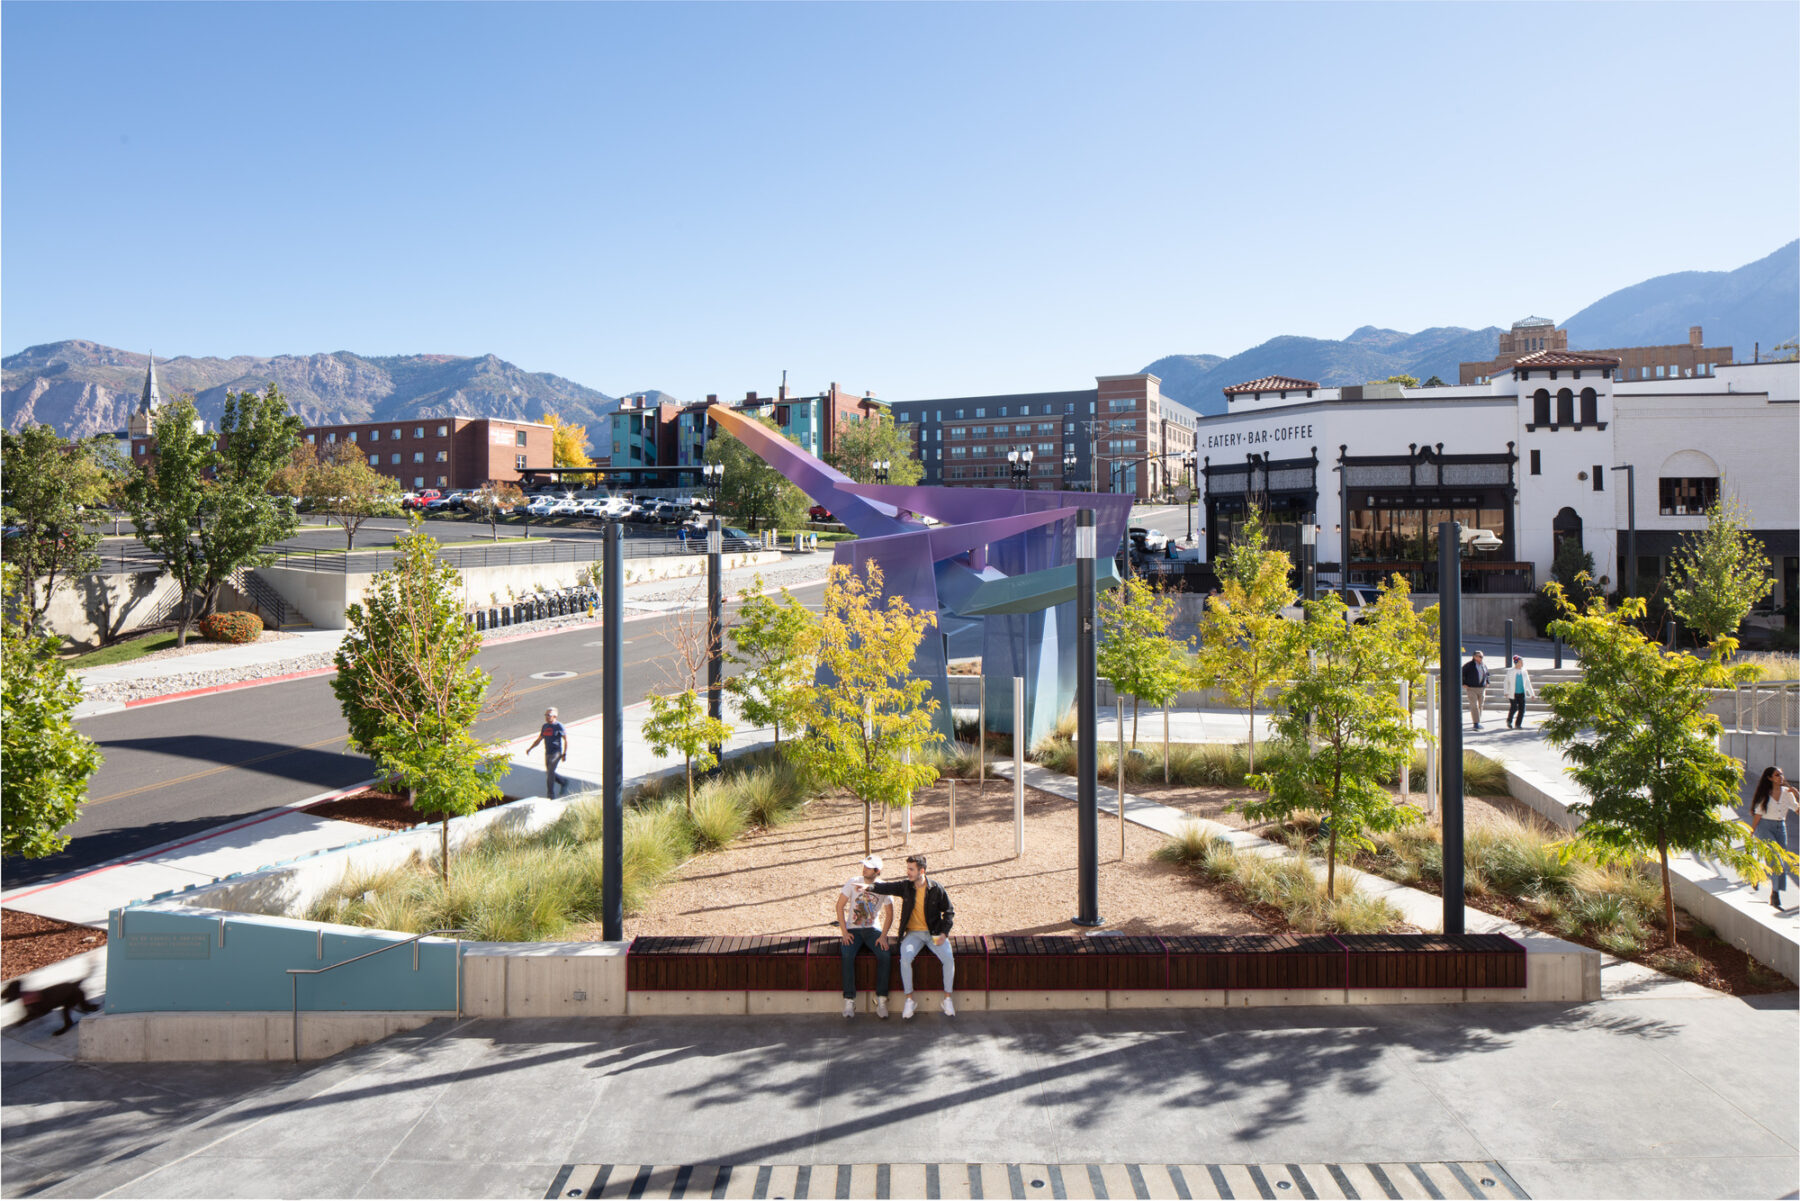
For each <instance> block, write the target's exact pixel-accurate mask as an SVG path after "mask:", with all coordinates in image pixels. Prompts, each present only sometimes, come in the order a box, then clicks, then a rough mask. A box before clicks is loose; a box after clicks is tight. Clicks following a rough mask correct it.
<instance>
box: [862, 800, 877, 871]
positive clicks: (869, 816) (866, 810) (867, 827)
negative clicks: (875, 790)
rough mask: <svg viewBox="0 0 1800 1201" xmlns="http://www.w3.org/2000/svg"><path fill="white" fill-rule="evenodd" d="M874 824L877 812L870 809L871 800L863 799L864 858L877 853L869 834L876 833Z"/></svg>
mask: <svg viewBox="0 0 1800 1201" xmlns="http://www.w3.org/2000/svg"><path fill="white" fill-rule="evenodd" d="M874 824H875V813H874V811H873V810H872V809H870V807H869V802H868V801H867V800H866V799H865V800H864V801H863V858H864V859H867V858H868V857H869V856H870V855H873V854H874V853H875V850H874V848H873V847H871V846H870V845H869V836H870V835H871V834H873V833H874V830H873V826H874Z"/></svg>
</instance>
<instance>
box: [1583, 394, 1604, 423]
mask: <svg viewBox="0 0 1800 1201" xmlns="http://www.w3.org/2000/svg"><path fill="white" fill-rule="evenodd" d="M1599 420H1600V398H1599V396H1598V395H1597V394H1596V393H1595V392H1594V390H1593V389H1592V388H1583V389H1582V390H1581V424H1583V425H1595V424H1597V423H1598V422H1599Z"/></svg>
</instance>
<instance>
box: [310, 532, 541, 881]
mask: <svg viewBox="0 0 1800 1201" xmlns="http://www.w3.org/2000/svg"><path fill="white" fill-rule="evenodd" d="M437 551H438V544H437V540H436V539H434V538H432V537H431V536H430V535H428V534H426V533H425V532H424V531H423V530H422V529H421V527H420V524H419V520H418V518H416V517H415V518H414V519H413V522H412V528H411V529H410V530H409V531H408V532H407V533H405V534H402V535H401V536H400V538H399V540H398V541H397V542H396V543H395V545H394V554H395V562H394V565H393V567H391V568H389V569H388V570H387V571H383V572H380V573H378V574H377V575H375V576H374V577H373V578H372V579H371V580H370V581H369V589H368V592H367V594H366V595H365V596H364V597H363V599H362V600H361V601H360V602H357V603H354V604H352V605H350V606H349V608H348V609H346V610H345V614H344V619H345V626H346V629H345V634H344V640H343V642H342V643H340V644H339V646H338V651H337V657H336V662H337V671H338V673H337V676H336V678H335V679H333V680H332V682H331V689H332V692H334V693H335V694H336V695H337V698H338V701H339V703H340V704H341V705H342V706H343V710H344V720H345V723H346V724H347V725H348V726H349V728H350V746H351V748H352V749H353V750H358V751H361V752H363V753H364V754H366V755H369V756H370V757H371V758H373V759H374V760H375V763H376V765H377V767H378V768H380V770H381V771H382V772H383V773H385V774H386V775H388V776H389V777H390V778H392V779H393V780H394V781H395V782H396V783H397V784H398V785H399V786H400V787H402V788H404V789H406V791H407V794H408V795H409V796H410V797H411V799H412V804H413V807H414V808H415V809H417V810H418V811H419V812H421V813H427V814H430V813H436V814H439V815H440V820H441V821H442V822H443V823H444V828H443V830H442V831H441V832H440V835H439V837H440V839H441V845H442V859H443V862H442V865H441V868H442V871H443V873H444V876H445V878H446V879H448V877H449V870H450V868H449V864H450V835H449V824H448V823H449V818H450V817H451V815H453V814H465V813H473V812H475V810H477V809H479V808H480V807H481V805H482V803H483V802H485V801H486V800H487V799H488V798H489V797H491V796H493V795H494V792H495V790H496V789H497V788H498V786H499V783H500V780H501V779H502V778H503V777H504V776H505V775H506V771H507V767H506V755H505V753H504V752H503V751H500V750H498V749H496V748H495V747H494V746H493V745H492V744H487V743H482V742H480V741H479V740H478V739H476V737H475V735H474V733H473V729H474V725H475V722H476V719H478V718H479V717H481V716H482V714H483V712H484V711H489V712H491V711H494V710H497V709H499V708H501V707H503V706H504V705H505V703H506V699H507V698H505V697H504V696H502V697H501V698H497V700H496V702H495V703H494V704H492V705H489V704H488V703H487V693H488V682H489V681H488V674H487V673H486V672H485V671H482V670H481V669H480V668H478V667H476V666H475V664H474V659H475V656H476V654H477V653H478V652H479V651H480V650H481V637H480V635H478V634H477V633H476V632H475V628H474V626H473V625H471V624H470V623H469V622H468V621H467V620H466V619H465V618H464V616H463V612H462V576H461V573H459V572H458V571H457V570H456V568H454V567H452V566H450V565H449V564H448V563H445V562H443V561H442V560H441V559H439V558H438V553H437Z"/></svg>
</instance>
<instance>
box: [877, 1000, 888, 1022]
mask: <svg viewBox="0 0 1800 1201" xmlns="http://www.w3.org/2000/svg"><path fill="white" fill-rule="evenodd" d="M875 1016H876V1017H878V1018H882V1019H883V1020H885V1019H886V1018H887V998H886V997H876V998H875Z"/></svg>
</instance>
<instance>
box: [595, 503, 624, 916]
mask: <svg viewBox="0 0 1800 1201" xmlns="http://www.w3.org/2000/svg"><path fill="white" fill-rule="evenodd" d="M602 545H603V550H604V553H605V556H606V558H605V560H604V562H603V564H602V567H601V575H600V622H601V634H600V709H601V719H600V742H601V747H600V750H601V759H600V806H601V822H600V824H601V831H600V832H601V841H602V844H603V846H604V847H605V851H604V854H605V859H604V861H603V862H602V864H601V868H602V879H601V884H600V918H601V921H600V924H601V934H602V936H603V937H604V938H605V939H606V941H607V942H618V941H619V940H620V939H622V938H624V937H625V853H624V846H623V844H624V838H625V797H624V784H625V672H624V653H625V640H624V637H623V634H622V630H623V627H622V626H621V625H620V623H619V618H620V617H621V615H622V610H623V609H624V603H623V596H624V591H623V589H622V588H621V586H620V585H621V583H622V581H623V579H624V568H623V566H622V562H623V555H622V554H621V553H620V548H619V523H618V522H616V521H614V522H610V523H608V525H607V527H606V535H605V539H604V542H603V544H602Z"/></svg>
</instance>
